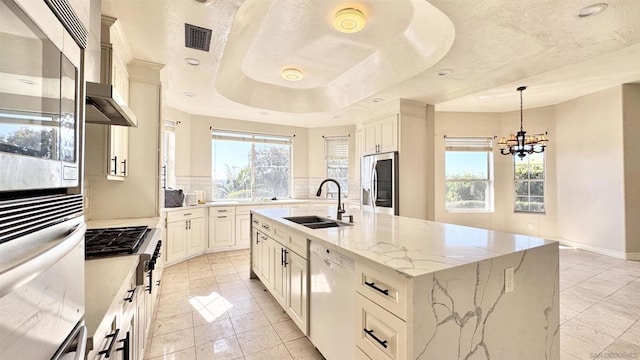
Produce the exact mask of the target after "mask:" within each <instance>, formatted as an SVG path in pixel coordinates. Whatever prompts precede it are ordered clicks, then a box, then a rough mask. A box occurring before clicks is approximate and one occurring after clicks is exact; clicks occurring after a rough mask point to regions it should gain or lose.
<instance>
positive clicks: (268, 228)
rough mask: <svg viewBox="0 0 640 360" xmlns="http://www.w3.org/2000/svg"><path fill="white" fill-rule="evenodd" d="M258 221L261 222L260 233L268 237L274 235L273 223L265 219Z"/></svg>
mask: <svg viewBox="0 0 640 360" xmlns="http://www.w3.org/2000/svg"><path fill="white" fill-rule="evenodd" d="M258 221H260V225H259V227H258V228H259V229H260V231H262V232H263V233H265V234H267V235H272V234H273V226H272V225H271V221H269V220H267V219H265V218H258Z"/></svg>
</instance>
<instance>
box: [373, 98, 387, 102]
mask: <svg viewBox="0 0 640 360" xmlns="http://www.w3.org/2000/svg"><path fill="white" fill-rule="evenodd" d="M371 101H373V102H383V101H384V99H383V98H373V100H371Z"/></svg>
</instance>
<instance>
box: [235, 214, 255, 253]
mask: <svg viewBox="0 0 640 360" xmlns="http://www.w3.org/2000/svg"><path fill="white" fill-rule="evenodd" d="M235 238H236V247H238V248H242V249H248V248H249V243H250V242H251V216H250V215H249V214H242V215H238V214H236V231H235Z"/></svg>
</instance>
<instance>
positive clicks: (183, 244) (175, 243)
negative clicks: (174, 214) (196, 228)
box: [165, 221, 187, 263]
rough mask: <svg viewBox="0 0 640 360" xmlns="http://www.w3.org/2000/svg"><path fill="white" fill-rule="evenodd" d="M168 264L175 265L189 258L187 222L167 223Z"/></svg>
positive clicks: (166, 252)
mask: <svg viewBox="0 0 640 360" xmlns="http://www.w3.org/2000/svg"><path fill="white" fill-rule="evenodd" d="M165 254H167V257H166V259H167V262H168V263H173V262H176V261H180V260H182V259H184V258H185V257H187V222H186V221H174V222H170V223H167V248H166V250H165Z"/></svg>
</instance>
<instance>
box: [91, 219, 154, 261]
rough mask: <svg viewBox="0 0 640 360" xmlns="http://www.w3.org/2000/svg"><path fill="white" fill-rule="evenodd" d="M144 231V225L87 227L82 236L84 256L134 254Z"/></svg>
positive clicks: (145, 230) (141, 240)
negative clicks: (103, 227) (104, 227)
mask: <svg viewBox="0 0 640 360" xmlns="http://www.w3.org/2000/svg"><path fill="white" fill-rule="evenodd" d="M146 232H147V227H146V226H132V227H119V228H106V229H88V230H87V232H86V233H85V236H84V241H85V257H86V258H98V257H104V256H112V255H127V254H135V253H136V251H137V250H138V248H139V247H140V245H141V244H142V242H143V239H144V236H145V233H146Z"/></svg>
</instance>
